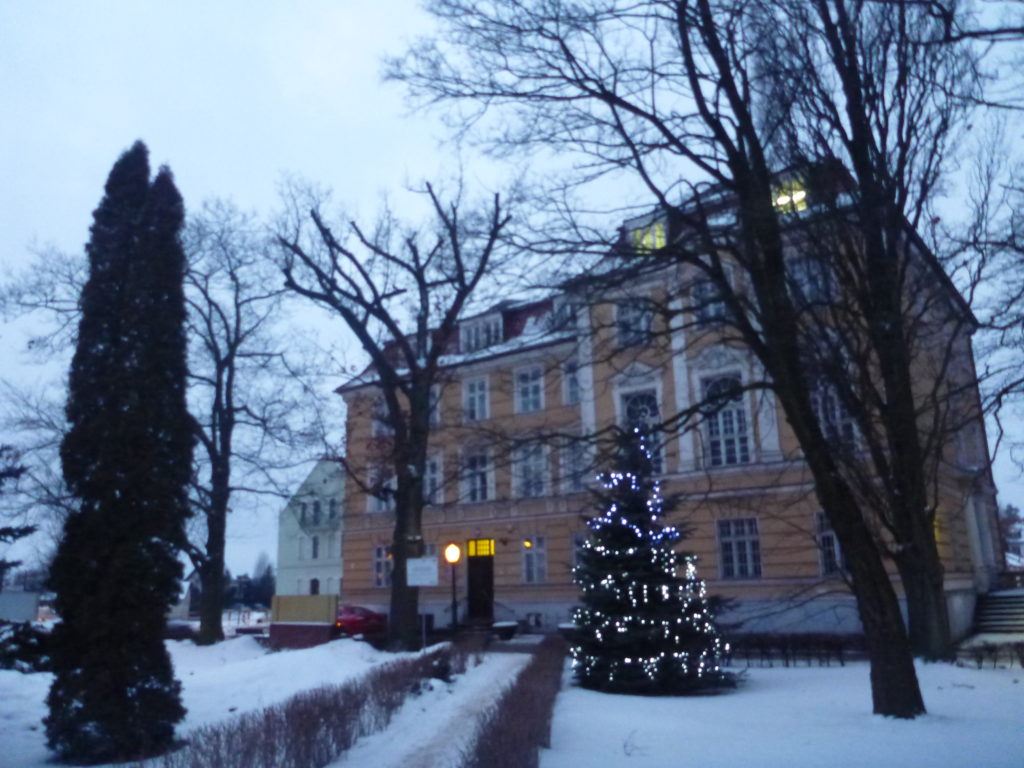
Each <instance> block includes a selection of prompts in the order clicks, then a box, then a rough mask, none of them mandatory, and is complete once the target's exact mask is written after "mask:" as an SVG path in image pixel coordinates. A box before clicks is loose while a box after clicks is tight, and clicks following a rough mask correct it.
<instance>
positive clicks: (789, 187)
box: [772, 179, 807, 213]
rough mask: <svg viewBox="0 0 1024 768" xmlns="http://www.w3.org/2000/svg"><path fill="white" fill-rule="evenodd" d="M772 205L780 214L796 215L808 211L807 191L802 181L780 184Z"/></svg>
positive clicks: (792, 180) (796, 180)
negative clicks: (798, 212)
mask: <svg viewBox="0 0 1024 768" xmlns="http://www.w3.org/2000/svg"><path fill="white" fill-rule="evenodd" d="M773 195H774V199H773V200H772V204H773V205H774V206H775V210H777V211H779V212H780V213H795V212H797V211H806V210H807V190H806V189H804V184H803V182H802V181H801V180H800V179H791V180H790V181H787V182H784V183H782V184H780V185H779V186H778V187H777V188H776V189H775V191H774V193H773Z"/></svg>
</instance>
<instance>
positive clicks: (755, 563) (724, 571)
mask: <svg viewBox="0 0 1024 768" xmlns="http://www.w3.org/2000/svg"><path fill="white" fill-rule="evenodd" d="M725 524H728V526H729V529H730V530H729V531H728V532H726V531H724V530H723V528H724V527H725ZM737 525H742V527H743V530H736V526H737ZM751 529H752V530H751ZM715 535H716V536H717V538H718V572H719V576H720V577H721V578H722V579H724V580H729V581H751V580H756V579H760V578H761V575H762V568H761V530H760V526H759V525H758V520H757V518H756V517H727V518H720V519H719V520H717V521H716V522H715ZM727 552H728V555H729V556H728V557H727V556H726V553H727ZM741 562H744V563H745V564H744V565H743V567H740V563H741Z"/></svg>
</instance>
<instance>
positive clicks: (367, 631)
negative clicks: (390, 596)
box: [334, 605, 388, 635]
mask: <svg viewBox="0 0 1024 768" xmlns="http://www.w3.org/2000/svg"><path fill="white" fill-rule="evenodd" d="M387 628H388V617H387V616H386V615H384V614H383V613H378V612H377V611H371V610H370V609H369V608H363V607H362V606H359V605H339V606H338V614H337V617H336V618H335V620H334V630H335V632H337V633H338V634H341V635H382V634H384V632H386V631H387Z"/></svg>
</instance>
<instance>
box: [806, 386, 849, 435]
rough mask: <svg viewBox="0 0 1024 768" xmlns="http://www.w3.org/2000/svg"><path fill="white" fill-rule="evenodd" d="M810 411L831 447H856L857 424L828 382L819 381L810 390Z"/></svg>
mask: <svg viewBox="0 0 1024 768" xmlns="http://www.w3.org/2000/svg"><path fill="white" fill-rule="evenodd" d="M811 410H813V411H814V417H815V418H816V419H817V420H818V426H819V428H820V429H821V432H822V434H823V435H824V436H825V439H826V440H828V441H829V442H830V443H832V444H833V445H845V446H849V447H854V446H856V444H857V440H858V433H857V424H856V422H855V421H854V420H853V417H852V416H850V414H849V413H848V412H847V410H846V407H845V406H844V405H843V401H842V400H840V399H839V393H838V392H836V389H835V387H833V386H832V385H831V384H829V382H828V381H826V380H824V379H820V380H818V381H817V382H816V383H815V384H814V385H813V387H812V388H811Z"/></svg>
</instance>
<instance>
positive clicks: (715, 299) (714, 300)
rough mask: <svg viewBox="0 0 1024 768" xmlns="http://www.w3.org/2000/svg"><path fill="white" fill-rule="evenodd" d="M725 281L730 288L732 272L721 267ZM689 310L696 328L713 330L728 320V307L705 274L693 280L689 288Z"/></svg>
mask: <svg viewBox="0 0 1024 768" xmlns="http://www.w3.org/2000/svg"><path fill="white" fill-rule="evenodd" d="M723 271H724V272H725V279H726V281H727V282H728V283H729V285H730V286H731V285H732V284H733V283H732V272H731V271H730V270H729V269H728V268H725V267H723ZM690 296H691V299H692V300H691V304H690V306H691V308H692V310H693V321H694V325H696V326H697V327H698V328H713V327H715V326H717V325H721V324H722V323H724V322H725V321H726V320H728V319H729V307H728V305H727V304H726V303H725V298H724V297H723V296H722V292H721V291H720V290H719V289H718V286H717V285H716V284H715V282H714V281H713V280H712V279H711V278H710V277H708V276H707V275H705V274H703V273H702V274H701V275H699V276H698V277H697V279H696V280H694V282H693V285H692V286H691V288H690Z"/></svg>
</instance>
